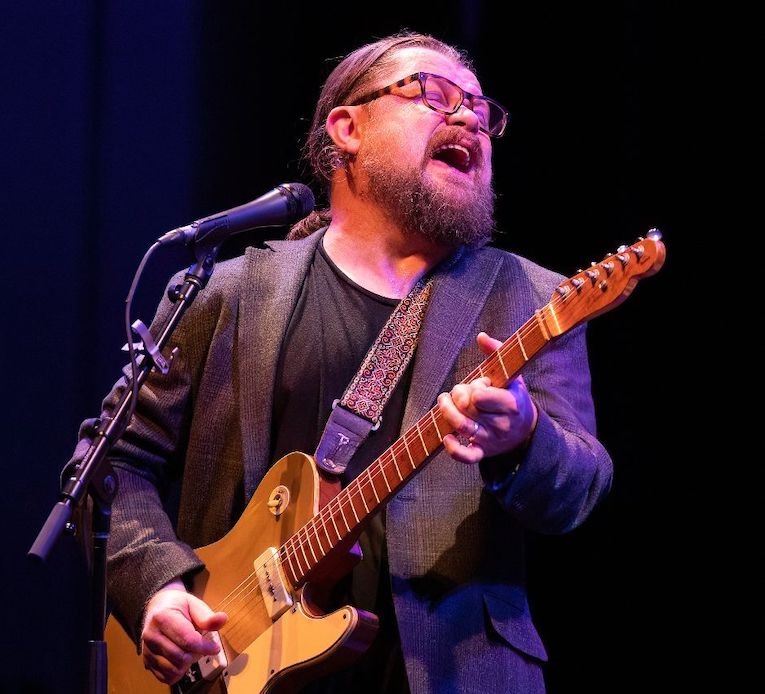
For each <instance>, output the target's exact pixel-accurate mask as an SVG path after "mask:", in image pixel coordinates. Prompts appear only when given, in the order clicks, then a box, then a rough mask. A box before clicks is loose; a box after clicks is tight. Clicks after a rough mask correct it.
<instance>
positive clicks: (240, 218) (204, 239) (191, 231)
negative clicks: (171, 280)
mask: <svg viewBox="0 0 765 694" xmlns="http://www.w3.org/2000/svg"><path fill="white" fill-rule="evenodd" d="M314 204H315V203H314V199H313V193H312V192H311V189H310V188H309V187H308V186H306V185H303V184H302V183H283V184H282V185H280V186H276V188H274V189H273V190H271V191H269V192H268V193H266V194H265V195H261V196H260V197H259V198H257V199H256V200H252V201H250V202H248V203H245V204H244V205H239V207H232V208H231V209H230V210H226V211H225V212H219V213H218V214H214V215H211V216H210V217H204V218H203V219H198V220H197V221H195V222H192V223H191V224H187V225H186V226H183V227H178V228H177V229H173V230H171V231H168V232H167V233H166V234H163V235H162V236H160V237H159V238H158V239H157V243H161V244H176V243H182V244H183V245H184V246H189V245H197V244H205V245H206V246H209V247H210V248H214V247H215V246H218V245H220V244H221V243H222V242H223V241H225V240H226V239H227V238H228V237H229V236H232V235H234V234H238V233H239V232H242V231H249V230H250V229H256V228H258V227H272V226H282V225H284V224H292V223H294V222H297V221H299V220H301V219H303V217H305V216H307V215H308V214H309V213H310V212H312V211H313V208H314Z"/></svg>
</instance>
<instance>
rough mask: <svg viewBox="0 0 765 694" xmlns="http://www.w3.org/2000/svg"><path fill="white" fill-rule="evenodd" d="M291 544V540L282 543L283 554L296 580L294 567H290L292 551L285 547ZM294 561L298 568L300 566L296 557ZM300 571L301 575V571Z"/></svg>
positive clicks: (296, 573)
mask: <svg viewBox="0 0 765 694" xmlns="http://www.w3.org/2000/svg"><path fill="white" fill-rule="evenodd" d="M291 543H292V540H287V542H285V543H284V554H285V556H286V557H287V563H288V564H289V566H290V571H291V572H292V575H293V576H294V577H295V579H297V577H298V572H297V571H295V567H294V566H293V565H292V555H293V553H294V552H293V550H291V549H289V548H288V546H287V545H289V544H291ZM295 561H296V562H297V565H298V567H299V566H300V562H298V560H297V556H296V557H295ZM300 571H301V573H302V569H301V570H300Z"/></svg>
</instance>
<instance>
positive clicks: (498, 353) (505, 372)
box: [494, 347, 510, 381]
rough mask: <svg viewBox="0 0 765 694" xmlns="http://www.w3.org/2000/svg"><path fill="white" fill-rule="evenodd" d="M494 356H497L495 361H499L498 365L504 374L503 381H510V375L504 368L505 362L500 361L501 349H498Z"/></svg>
mask: <svg viewBox="0 0 765 694" xmlns="http://www.w3.org/2000/svg"><path fill="white" fill-rule="evenodd" d="M494 354H496V355H497V359H498V360H499V365H500V366H501V367H502V373H503V374H505V380H506V381H509V380H510V375H509V374H508V373H507V369H506V368H505V362H504V360H503V359H502V347H500V348H499V349H498V350H497V351H496V352H494Z"/></svg>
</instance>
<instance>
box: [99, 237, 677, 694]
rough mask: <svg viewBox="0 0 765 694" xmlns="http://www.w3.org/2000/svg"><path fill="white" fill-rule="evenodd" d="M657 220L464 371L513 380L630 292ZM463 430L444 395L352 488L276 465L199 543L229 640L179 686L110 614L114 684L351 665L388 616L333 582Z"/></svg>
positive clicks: (242, 678) (243, 690) (272, 675)
mask: <svg viewBox="0 0 765 694" xmlns="http://www.w3.org/2000/svg"><path fill="white" fill-rule="evenodd" d="M664 258H665V249H664V244H663V243H662V242H661V234H660V233H659V232H658V230H655V229H654V230H651V232H649V234H648V236H647V238H644V239H643V238H641V239H639V240H638V241H637V242H636V243H634V244H633V245H631V246H628V247H627V246H622V247H620V248H619V249H618V251H617V253H616V254H614V255H611V256H609V257H607V258H606V259H605V260H603V261H601V262H599V263H593V264H592V266H591V267H589V268H588V269H587V270H584V271H580V272H579V273H578V274H576V275H574V276H573V277H571V278H569V279H568V280H566V281H565V282H563V283H562V284H561V285H560V286H558V287H557V289H556V290H555V291H554V292H553V295H552V298H551V299H550V301H549V303H547V304H546V305H545V306H544V307H543V308H541V309H539V310H538V311H536V312H535V313H534V315H533V316H532V317H531V318H530V319H529V320H528V321H526V323H524V325H522V326H521V327H520V328H519V329H518V330H517V331H516V332H515V334H513V335H512V336H511V337H510V338H509V339H507V340H506V341H505V342H504V343H503V344H502V345H501V346H500V347H499V348H498V349H497V350H496V351H495V352H494V353H493V354H492V355H491V356H489V357H488V358H487V359H486V360H485V361H484V362H483V363H482V364H481V365H480V366H478V367H477V368H476V369H475V370H474V371H473V372H471V373H470V375H469V376H468V377H467V378H466V379H465V381H463V382H464V383H469V382H471V381H473V380H475V379H476V378H480V377H488V378H489V379H490V380H491V383H492V385H493V386H496V387H498V388H504V387H505V386H506V385H507V384H508V383H509V382H510V381H511V380H512V379H513V378H514V377H515V376H517V374H518V373H519V372H520V371H521V369H522V368H523V367H524V365H525V364H526V363H527V362H528V361H529V360H530V359H531V358H532V357H533V356H534V355H535V354H537V352H539V351H540V350H541V349H542V348H543V347H544V346H545V345H547V344H548V343H549V342H550V341H552V340H554V339H555V338H556V337H558V336H560V335H563V334H564V333H566V332H567V331H569V330H571V329H572V328H574V327H575V326H577V325H579V324H580V323H582V322H585V321H587V320H589V319H591V318H594V317H595V316H597V315H599V314H601V313H604V312H606V311H608V310H610V309H612V308H614V307H615V306H617V305H618V304H620V303H621V302H622V301H624V299H626V298H627V296H629V294H630V293H631V292H632V290H633V289H634V288H635V285H636V284H637V282H638V281H639V280H640V279H642V278H643V277H647V276H649V275H652V274H654V273H656V272H658V270H659V269H660V268H661V266H662V264H663V263H664ZM449 433H453V432H452V430H451V429H450V427H449V425H448V424H447V423H446V422H445V421H444V419H443V417H442V416H441V413H440V410H439V408H438V406H437V405H436V406H435V407H433V409H431V410H430V411H429V412H428V413H427V414H425V415H424V416H423V417H422V418H421V419H420V420H419V421H418V422H417V423H416V424H415V425H414V426H413V427H411V428H410V429H409V430H408V431H406V432H405V433H404V434H403V435H402V436H401V437H400V438H399V439H398V440H397V441H396V442H395V443H394V444H393V445H392V446H391V447H390V448H388V450H387V451H385V453H383V454H382V455H381V456H380V457H379V458H378V459H377V460H375V461H374V462H373V463H372V464H371V465H370V466H369V467H368V468H367V469H366V470H365V471H364V472H363V473H361V474H360V475H359V476H358V477H357V478H356V479H355V480H354V481H353V482H351V483H350V484H349V485H348V486H347V487H346V488H345V489H342V490H340V488H339V483H338V482H332V481H330V480H328V479H327V478H326V477H325V476H324V475H323V473H322V472H320V471H319V469H318V468H317V466H316V463H315V461H314V459H313V458H312V457H311V456H308V455H305V454H303V453H290V454H289V455H287V456H285V457H284V458H282V459H281V460H279V461H278V462H277V463H276V464H275V465H274V466H273V467H272V468H271V469H270V470H269V472H268V473H267V474H266V476H265V477H264V479H263V480H262V482H261V483H260V485H259V486H258V488H257V490H256V491H255V494H254V496H253V497H252V499H251V500H250V502H249V504H248V505H247V507H246V509H245V511H244V513H243V514H242V517H241V518H240V519H239V521H237V523H236V525H235V526H234V527H233V528H232V529H231V531H230V532H229V533H228V534H227V535H225V536H224V537H223V538H221V539H220V540H218V541H217V542H214V543H213V544H211V545H207V546H206V547H201V548H200V549H197V550H196V552H197V554H198V555H199V557H200V559H201V560H202V561H203V562H204V563H205V566H206V568H205V570H203V571H201V572H200V573H198V574H197V575H196V576H195V579H194V586H193V592H194V594H195V595H197V596H198V597H199V598H201V599H202V600H204V601H205V602H206V603H207V604H208V605H210V606H211V607H212V609H213V610H215V611H218V610H222V611H225V612H227V613H228V615H229V619H228V622H227V623H226V625H225V626H224V627H223V628H222V629H221V630H220V631H219V632H216V633H213V634H210V635H209V637H210V638H214V639H215V640H217V641H218V642H219V643H220V644H221V646H222V649H221V652H220V653H219V654H218V655H217V656H212V657H206V658H202V659H200V660H199V661H198V662H197V663H195V664H194V665H192V667H191V669H190V670H189V671H188V672H187V673H186V676H185V677H184V678H183V679H182V680H181V682H179V683H178V684H176V685H174V686H173V687H168V686H167V685H163V684H161V683H160V682H159V681H158V680H156V679H155V678H154V676H153V675H152V674H151V673H149V672H148V671H147V670H145V669H144V667H143V661H142V659H141V656H139V655H137V654H136V649H135V645H134V644H133V642H132V641H131V640H130V638H129V637H128V636H127V634H126V633H125V631H124V630H123V629H122V627H121V626H120V624H119V623H118V622H117V621H116V620H115V619H114V617H111V618H110V619H109V622H108V624H107V628H106V640H107V647H108V662H109V692H111V693H113V694H151V693H152V692H156V693H157V694H161V693H162V692H164V693H165V694H167V693H168V692H175V693H176V694H189V693H193V694H208V693H215V694H224V693H229V694H264V693H268V694H273V693H274V692H290V691H295V690H296V689H297V688H298V687H299V686H300V685H302V684H304V683H305V682H308V681H310V680H311V679H313V678H315V677H316V676H317V675H318V674H322V673H324V672H330V671H332V670H337V669H339V668H341V667H343V666H346V665H349V664H350V663H351V662H353V660H355V658H356V657H358V656H360V655H361V654H362V653H363V652H364V651H365V650H366V648H367V647H368V646H369V645H370V643H371V642H372V639H373V638H374V635H375V633H376V631H377V618H376V617H375V616H374V615H373V614H370V613H367V612H363V611H361V610H357V609H356V608H354V607H352V606H344V607H342V608H340V609H337V610H334V611H330V612H325V611H324V610H322V609H321V608H320V607H319V605H320V604H321V602H322V600H321V597H322V594H323V593H324V591H325V590H326V587H327V586H328V585H331V584H332V583H333V582H334V581H335V580H337V578H339V577H341V576H342V575H344V574H347V573H348V572H349V571H350V570H351V569H352V567H353V565H354V564H355V562H356V561H358V558H359V552H358V551H356V549H357V545H356V540H357V538H358V536H359V534H360V533H361V531H362V529H363V527H364V523H365V521H366V520H368V519H369V518H370V517H371V516H372V515H373V514H374V513H375V512H377V511H379V510H381V509H382V507H383V506H384V505H385V504H386V503H387V502H388V501H389V500H390V499H391V498H392V497H393V496H394V495H395V494H396V493H397V492H399V491H400V490H401V488H402V487H403V486H404V485H405V484H406V483H407V482H408V481H409V480H410V479H412V478H413V477H414V475H415V474H417V472H418V471H419V470H420V469H422V468H423V467H424V465H425V464H426V463H427V461H428V460H429V458H430V457H431V456H432V455H433V453H434V452H435V451H436V450H437V449H438V448H439V447H440V446H441V444H442V441H443V438H444V436H446V435H447V434H449Z"/></svg>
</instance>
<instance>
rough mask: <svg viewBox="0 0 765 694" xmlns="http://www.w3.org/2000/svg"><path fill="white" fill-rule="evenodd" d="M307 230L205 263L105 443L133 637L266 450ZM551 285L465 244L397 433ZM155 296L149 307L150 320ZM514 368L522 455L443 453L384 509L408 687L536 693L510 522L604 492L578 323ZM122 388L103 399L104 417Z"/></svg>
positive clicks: (116, 548) (567, 517) (309, 246)
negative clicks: (150, 370)
mask: <svg viewBox="0 0 765 694" xmlns="http://www.w3.org/2000/svg"><path fill="white" fill-rule="evenodd" d="M320 236H321V232H318V233H316V234H313V235H311V236H309V237H308V238H306V239H302V240H300V241H275V242H271V243H269V244H267V246H266V248H264V249H248V251H247V253H246V254H245V255H244V256H243V257H240V258H236V259H234V260H230V261H225V262H222V263H219V265H218V266H217V268H216V270H215V273H214V275H213V277H212V279H211V281H210V283H209V285H208V287H207V288H206V289H205V291H203V292H202V293H201V294H200V295H199V298H198V299H197V301H196V303H195V304H194V305H193V306H192V308H191V309H190V311H189V313H188V314H187V315H186V317H185V318H184V319H183V321H182V323H181V325H180V327H179V328H178V330H177V331H176V334H175V336H174V339H173V345H175V346H178V347H179V348H180V351H179V355H178V357H177V358H176V363H175V364H174V365H173V368H172V369H171V371H170V373H169V374H168V375H167V376H165V377H161V376H156V375H155V376H152V377H151V378H150V379H149V381H148V382H147V384H146V385H145V386H144V388H142V391H141V397H140V402H139V404H138V408H137V412H136V417H135V418H134V421H133V423H132V424H131V426H130V427H129V428H128V430H127V432H126V433H125V435H124V436H123V438H122V440H121V441H120V442H119V443H118V444H117V445H116V446H115V448H114V449H113V452H112V456H111V460H112V464H113V465H114V467H115V469H116V471H117V474H118V477H119V483H120V493H119V495H118V497H117V500H116V502H115V504H114V509H113V512H114V515H113V525H112V537H111V540H110V544H109V555H110V556H109V594H110V600H111V603H112V606H113V608H114V610H115V612H116V613H117V614H118V615H119V616H120V617H121V619H122V621H123V622H124V623H125V624H126V625H127V626H128V628H132V630H133V632H134V635H135V634H136V633H137V630H138V629H139V626H140V619H141V615H142V612H143V607H144V605H145V603H146V601H147V599H148V598H149V597H150V596H151V595H152V594H153V592H154V591H156V590H157V589H158V588H159V587H161V586H162V585H164V584H165V583H166V582H168V581H169V580H171V579H173V578H175V577H178V576H179V575H182V574H184V573H186V572H190V571H193V570H195V569H198V568H199V567H200V566H201V564H200V562H199V559H198V558H197V557H196V555H195V554H194V552H193V551H192V549H191V547H195V546H201V545H206V544H209V543H210V542H213V541H215V540H217V539H219V538H220V537H221V536H222V535H224V534H225V533H226V532H227V531H228V530H229V529H230V527H231V525H232V524H233V523H234V521H235V520H236V518H237V517H238V516H239V514H240V513H241V511H242V510H243V508H244V505H245V504H246V502H247V500H249V498H250V497H251V495H252V493H253V492H254V490H255V488H256V487H257V485H258V483H259V481H260V480H261V478H262V477H263V475H264V474H265V472H266V470H267V469H268V467H269V465H270V464H271V462H272V461H270V460H269V450H270V440H269V439H270V432H271V411H272V398H273V391H274V378H275V373H276V364H277V360H278V357H279V351H280V347H281V343H282V339H283V336H284V334H285V332H286V329H287V325H288V322H289V319H290V316H291V314H292V311H293V309H294V306H295V304H296V301H297V298H298V296H299V293H300V288H301V283H302V281H303V278H304V277H305V275H306V272H307V269H308V267H309V264H310V262H311V259H312V257H313V254H314V250H315V248H316V245H317V243H318V240H319V238H320ZM560 279H561V278H560V277H559V276H557V275H555V274H553V273H551V272H549V271H547V270H544V269H542V268H540V267H539V266H537V265H535V264H533V263H531V262H529V261H528V260H525V259H523V258H520V257H518V256H515V255H512V254H510V253H506V252H504V251H500V250H497V249H493V248H483V249H480V250H477V251H466V252H465V253H463V255H462V257H461V258H460V260H459V261H458V262H457V263H456V264H454V265H453V266H452V267H450V268H449V269H448V271H443V272H441V273H440V274H438V275H437V277H436V280H435V285H434V293H433V296H432V299H431V303H430V306H429V307H428V311H427V315H426V318H425V322H424V324H423V333H422V337H421V341H420V345H419V347H418V349H417V353H416V355H415V362H414V371H413V374H412V381H411V386H410V392H409V397H408V401H407V405H406V409H405V413H404V419H403V428H404V429H406V428H408V427H410V426H412V425H413V424H414V423H415V422H416V421H417V419H419V418H420V417H421V416H422V415H423V414H424V413H425V412H427V410H428V409H429V408H431V407H432V406H433V405H434V404H435V401H436V397H437V395H438V394H439V393H440V392H442V391H444V390H448V389H449V388H450V387H451V386H452V385H453V384H455V383H457V382H459V381H461V380H462V379H464V378H465V377H466V376H467V374H468V373H469V372H470V371H471V370H472V369H473V368H474V367H475V366H476V365H477V364H478V363H480V361H482V360H483V358H484V357H483V356H482V354H481V353H480V350H479V349H478V347H477V346H476V343H475V336H476V334H477V333H478V332H479V331H481V330H485V331H486V332H488V333H489V334H490V335H492V336H495V337H500V338H502V339H505V338H506V337H508V336H509V335H510V334H512V333H513V332H514V331H515V330H516V329H517V328H518V327H519V326H520V325H521V324H522V323H524V322H525V321H526V320H527V319H528V318H529V317H530V316H531V315H532V312H533V311H534V310H535V309H537V308H539V307H541V306H542V305H544V304H545V303H546V302H547V301H548V300H549V298H550V295H551V293H552V291H553V290H554V288H555V287H556V286H557V284H558V283H559V282H560ZM169 308H170V304H169V302H167V300H165V301H163V303H162V304H161V305H160V308H159V310H158V314H157V319H156V321H160V320H163V319H164V317H165V316H166V315H167V313H168V311H169ZM156 321H155V322H156ZM524 378H525V379H526V383H527V385H528V387H529V389H530V391H531V393H532V395H533V397H534V399H535V401H536V403H537V405H538V407H539V409H540V417H539V423H538V426H537V430H536V432H535V434H534V437H533V440H532V442H531V444H530V446H529V447H528V448H527V449H526V450H525V451H524V452H522V453H515V454H513V455H509V456H504V457H501V458H495V459H489V460H485V461H483V462H482V463H481V464H480V465H479V466H468V465H464V464H461V463H457V462H455V461H453V460H452V459H451V458H449V457H448V456H447V455H446V454H445V453H444V452H443V450H442V451H441V453H439V454H438V455H437V456H436V457H435V458H434V460H432V461H431V462H430V463H429V465H428V466H427V467H426V468H425V470H424V471H423V472H422V473H421V474H419V475H418V476H417V477H416V478H415V479H414V480H413V481H412V482H411V483H410V484H409V485H408V486H407V487H405V488H404V489H403V490H402V491H401V492H400V493H399V494H398V496H397V497H396V498H395V499H394V500H393V501H391V503H390V504H389V505H388V508H387V543H388V553H389V562H390V573H391V580H392V592H393V599H394V604H395V611H396V616H397V619H398V624H399V631H400V635H401V641H402V648H403V653H404V658H405V662H406V668H407V673H408V677H409V682H410V686H411V689H412V692H413V693H414V694H421V693H422V694H424V693H426V692H432V693H434V694H435V693H438V694H445V693H449V692H455V693H456V692H481V694H485V693H486V692H524V693H526V694H528V693H532V692H541V691H543V690H544V684H543V680H542V674H541V667H540V664H541V662H542V661H545V660H546V658H547V656H546V653H545V650H544V647H543V645H542V642H541V640H540V638H539V636H538V635H537V632H536V630H535V628H534V626H533V624H532V621H531V617H530V615H529V607H528V602H527V599H526V589H525V578H524V575H525V567H524V556H523V544H524V542H523V535H524V530H525V529H531V530H534V531H538V532H543V533H561V532H565V531H567V530H570V529H572V528H574V527H575V526H577V525H578V524H579V523H581V522H582V521H583V520H584V518H585V517H586V516H587V515H588V513H589V512H590V511H591V509H592V508H593V507H594V505H595V504H596V502H597V501H598V500H599V499H600V498H601V497H602V496H603V495H604V494H605V493H606V491H607V490H608V487H609V485H610V480H611V461H610V459H609V457H608V454H607V453H606V452H605V450H604V449H603V447H602V446H601V445H600V444H599V443H598V442H597V440H596V439H595V438H594V429H595V423H594V415H593V405H592V400H591V394H590V380H589V370H588V366H587V357H586V349H585V338H584V329H583V328H578V329H576V330H574V331H572V332H571V333H569V334H568V335H566V336H564V337H562V338H560V339H559V340H557V341H556V342H555V343H553V344H552V345H550V346H548V347H547V348H546V349H545V350H544V351H543V352H542V353H541V354H540V355H538V357H537V358H536V359H535V360H534V361H532V363H530V364H529V365H528V367H527V368H526V370H525V371H524ZM120 390H121V385H120V384H119V383H118V384H117V386H115V389H114V390H113V391H112V393H111V394H110V396H109V397H107V399H106V400H105V403H104V408H105V410H106V411H107V412H108V410H109V409H110V407H111V406H112V404H113V403H114V402H115V400H116V398H117V397H118V395H119V391H120ZM86 433H87V428H86ZM308 452H310V451H308ZM518 462H520V466H519V467H518V468H517V472H516V473H513V470H514V469H515V468H516V465H517V463H518Z"/></svg>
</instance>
